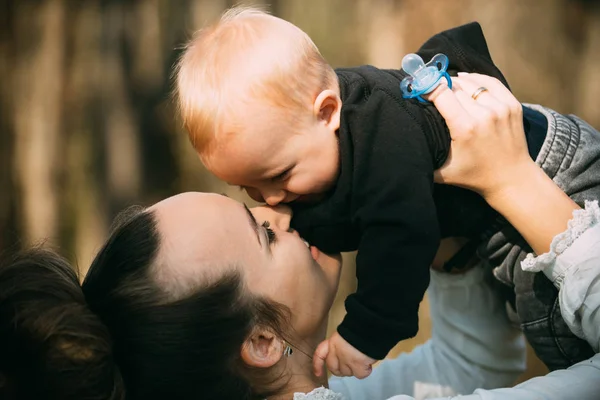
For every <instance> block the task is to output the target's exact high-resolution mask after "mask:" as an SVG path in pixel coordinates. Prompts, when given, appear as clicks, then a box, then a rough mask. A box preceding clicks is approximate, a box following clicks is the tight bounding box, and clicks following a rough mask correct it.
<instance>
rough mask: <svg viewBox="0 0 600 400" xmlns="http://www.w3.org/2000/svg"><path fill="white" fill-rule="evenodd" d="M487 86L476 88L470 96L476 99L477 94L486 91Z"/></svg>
mask: <svg viewBox="0 0 600 400" xmlns="http://www.w3.org/2000/svg"><path fill="white" fill-rule="evenodd" d="M487 90H488V89H487V88H486V87H483V86H482V87H480V88H479V89H477V90H476V91H475V92H474V93H473V94H472V95H471V97H472V98H473V100H477V97H479V95H480V94H481V93H483V92H487Z"/></svg>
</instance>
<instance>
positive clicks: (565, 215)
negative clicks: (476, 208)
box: [482, 164, 580, 254]
mask: <svg viewBox="0 0 600 400" xmlns="http://www.w3.org/2000/svg"><path fill="white" fill-rule="evenodd" d="M519 171H520V173H519V174H518V175H514V179H512V180H511V182H510V183H509V184H506V185H505V186H504V187H502V188H501V189H499V190H495V191H490V192H487V193H483V194H482V195H483V196H484V198H485V200H486V201H487V202H488V204H489V205H490V206H491V207H492V208H494V209H495V210H496V211H498V212H499V213H500V214H502V215H503V216H504V217H505V218H506V219H507V220H508V222H509V223H510V224H511V225H513V226H514V227H515V228H516V229H517V230H518V231H519V233H521V235H522V236H523V237H524V238H525V240H526V241H527V242H528V243H529V245H530V246H531V248H532V249H533V251H534V252H536V253H537V254H543V253H546V252H548V250H549V249H550V244H551V243H552V239H554V237H555V236H556V235H558V234H560V233H562V232H564V231H565V230H566V229H567V223H568V221H569V220H570V219H571V217H572V215H573V210H576V209H578V208H580V207H579V206H578V205H577V203H575V202H574V201H573V200H572V199H571V198H570V197H569V196H567V195H566V194H565V193H564V192H563V191H562V189H561V188H559V187H558V186H557V185H556V183H554V182H553V181H552V179H550V177H548V176H547V175H546V174H545V173H544V171H543V170H542V169H541V168H539V167H538V166H537V165H535V164H532V165H530V166H521V167H520V168H519Z"/></svg>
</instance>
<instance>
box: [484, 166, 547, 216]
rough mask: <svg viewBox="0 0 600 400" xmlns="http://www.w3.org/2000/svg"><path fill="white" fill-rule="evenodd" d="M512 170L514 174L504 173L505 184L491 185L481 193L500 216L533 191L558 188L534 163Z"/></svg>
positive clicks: (514, 167)
mask: <svg viewBox="0 0 600 400" xmlns="http://www.w3.org/2000/svg"><path fill="white" fill-rule="evenodd" d="M511 170H512V171H513V172H512V173H511V172H509V171H503V172H502V174H503V175H505V178H504V179H503V181H504V182H502V183H499V184H497V185H493V186H492V185H489V186H488V187H487V188H485V189H484V190H481V191H479V194H480V195H481V196H482V197H483V198H484V199H485V201H486V202H487V203H488V204H489V205H490V206H491V207H492V208H494V209H495V210H496V211H498V212H499V213H500V214H504V212H503V211H504V210H506V209H507V208H508V209H509V210H510V209H511V208H512V207H514V205H515V202H518V201H519V200H520V199H522V198H523V196H524V195H527V194H528V193H530V192H532V191H534V192H535V191H539V190H540V189H545V190H548V189H549V188H551V187H552V188H553V187H556V184H555V183H554V182H553V181H552V179H550V177H549V176H548V175H546V173H545V172H544V171H543V170H542V169H541V168H540V167H539V166H538V165H537V164H535V162H533V161H531V162H529V163H523V164H521V165H519V166H513V167H512V168H511Z"/></svg>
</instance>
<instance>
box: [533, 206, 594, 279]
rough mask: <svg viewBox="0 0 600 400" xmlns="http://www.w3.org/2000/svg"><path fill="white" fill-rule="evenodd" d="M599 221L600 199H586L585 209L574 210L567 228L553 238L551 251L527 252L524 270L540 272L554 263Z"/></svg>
mask: <svg viewBox="0 0 600 400" xmlns="http://www.w3.org/2000/svg"><path fill="white" fill-rule="evenodd" d="M599 222H600V207H598V201H597V200H594V201H588V200H586V201H585V208H584V209H581V210H575V211H573V219H571V220H570V221H569V223H568V225H567V226H568V227H567V230H566V231H564V232H563V233H559V234H558V235H556V236H555V237H554V239H552V243H551V244H550V251H549V252H548V253H544V254H542V255H539V256H537V257H536V256H534V255H533V254H532V253H529V254H527V257H525V259H524V260H523V261H521V268H523V270H524V271H529V272H539V271H541V270H543V269H544V268H546V267H548V266H550V265H552V264H553V263H554V261H555V260H556V257H557V256H559V255H561V254H562V253H563V252H564V251H565V250H567V249H568V248H569V247H570V246H571V245H572V244H573V242H574V241H575V240H577V238H578V237H579V236H581V234H583V233H584V232H585V231H586V230H588V229H589V228H591V227H592V226H594V225H596V224H597V223H599Z"/></svg>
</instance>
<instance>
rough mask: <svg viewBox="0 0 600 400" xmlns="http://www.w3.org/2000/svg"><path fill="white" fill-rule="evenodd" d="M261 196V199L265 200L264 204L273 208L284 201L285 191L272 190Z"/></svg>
mask: <svg viewBox="0 0 600 400" xmlns="http://www.w3.org/2000/svg"><path fill="white" fill-rule="evenodd" d="M262 196H263V199H265V203H267V204H268V205H270V206H273V207H274V206H276V205H278V204H279V203H281V202H282V201H283V200H284V199H285V191H283V190H274V191H269V192H263V193H262Z"/></svg>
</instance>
